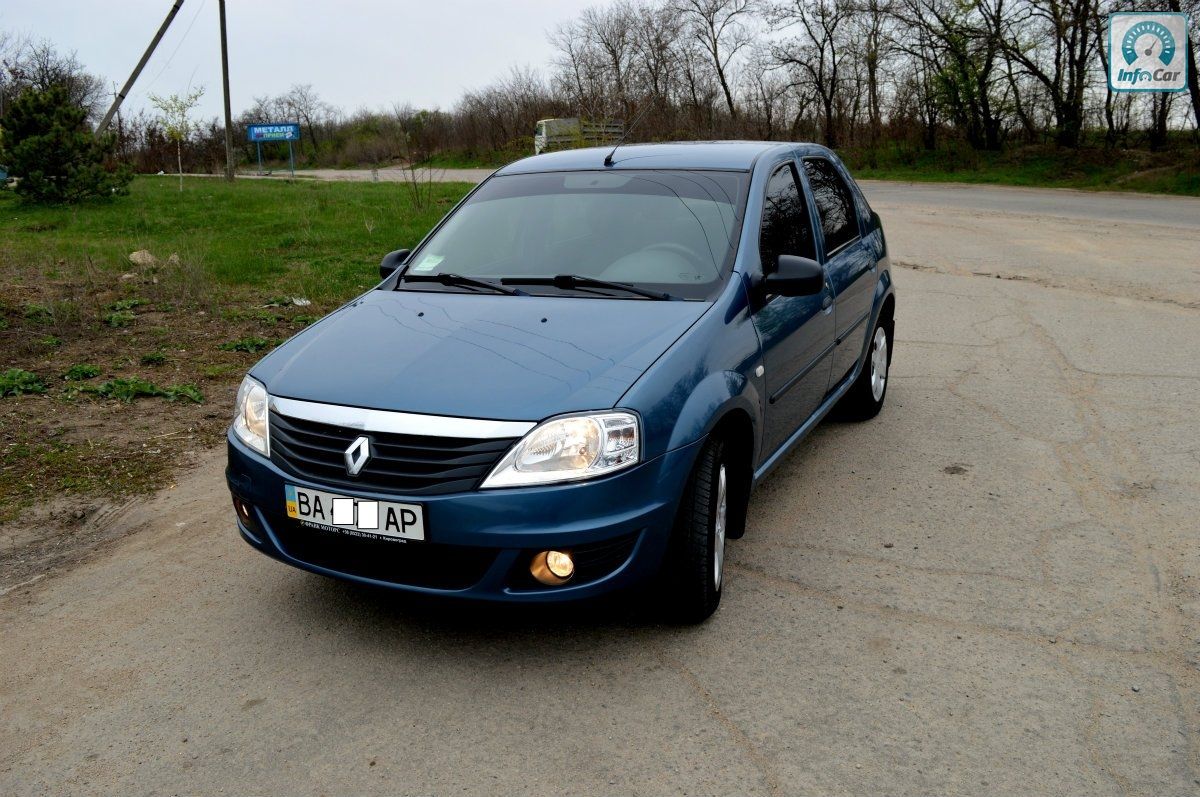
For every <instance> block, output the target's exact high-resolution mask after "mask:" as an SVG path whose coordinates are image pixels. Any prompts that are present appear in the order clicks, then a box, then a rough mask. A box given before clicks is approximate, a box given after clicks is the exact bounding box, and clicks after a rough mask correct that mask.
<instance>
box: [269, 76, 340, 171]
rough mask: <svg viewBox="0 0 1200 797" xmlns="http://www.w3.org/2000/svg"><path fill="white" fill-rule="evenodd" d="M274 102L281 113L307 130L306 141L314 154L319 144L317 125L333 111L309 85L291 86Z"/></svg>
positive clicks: (302, 146)
mask: <svg viewBox="0 0 1200 797" xmlns="http://www.w3.org/2000/svg"><path fill="white" fill-rule="evenodd" d="M276 102H277V104H278V108H279V109H280V110H281V111H283V112H284V113H285V114H286V115H288V116H289V117H291V119H295V120H296V121H297V122H298V123H299V124H300V125H301V126H302V127H306V128H308V139H309V141H310V142H311V143H312V146H311V150H312V152H313V154H315V153H316V151H317V148H318V147H319V146H320V143H321V142H320V138H319V136H318V134H317V130H318V125H319V124H320V123H322V122H323V121H324V120H325V119H326V118H327V117H329V116H330V114H331V113H332V110H333V109H332V108H331V107H330V106H329V104H328V103H326V102H325V101H324V100H322V99H321V95H319V94H318V93H317V92H316V91H315V90H314V89H313V87H312V84H311V83H304V84H299V83H298V84H296V85H294V86H292V87H291V88H290V89H288V91H287V93H286V94H284V95H282V96H281V97H279V98H278V99H277V100H276ZM291 119H289V121H291ZM300 151H301V152H302V153H303V151H304V139H303V138H301V140H300Z"/></svg>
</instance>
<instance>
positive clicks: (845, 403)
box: [837, 318, 892, 421]
mask: <svg viewBox="0 0 1200 797" xmlns="http://www.w3.org/2000/svg"><path fill="white" fill-rule="evenodd" d="M891 344H892V326H891V324H889V323H887V321H886V319H883V318H881V319H880V320H879V323H878V324H876V325H875V331H874V332H872V333H871V343H870V346H869V348H868V350H867V361H866V362H865V363H863V368H862V372H861V373H859V375H858V379H856V380H854V384H853V385H852V386H851V387H850V390H849V391H848V392H847V393H846V395H845V396H843V397H842V400H841V401H840V402H839V403H838V408H837V410H838V411H837V414H838V416H839V417H841V418H843V419H845V420H848V421H866V420H870V419H871V418H874V417H875V416H876V415H878V414H879V411H880V410H881V409H883V400H884V398H885V397H886V396H887V383H888V368H889V367H890V366H891V362H892V345H891Z"/></svg>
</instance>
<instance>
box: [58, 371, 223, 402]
mask: <svg viewBox="0 0 1200 797" xmlns="http://www.w3.org/2000/svg"><path fill="white" fill-rule="evenodd" d="M79 391H80V392H81V393H92V394H94V395H97V396H100V397H101V398H111V399H116V400H117V401H120V402H123V403H125V404H129V403H131V402H132V401H133V400H134V399H138V398H156V397H161V398H165V399H166V400H167V401H177V400H178V399H181V398H185V399H189V400H191V401H194V402H196V403H197V404H202V403H204V394H203V393H201V392H200V389H199V388H198V387H196V386H195V385H191V384H183V385H172V386H170V387H165V388H164V387H159V386H158V385H156V384H154V383H153V382H148V381H146V380H145V379H142V378H140V377H136V376H134V377H130V378H128V379H124V378H122V379H109V380H108V381H107V382H101V383H100V384H98V385H84V386H82V387H80V388H79Z"/></svg>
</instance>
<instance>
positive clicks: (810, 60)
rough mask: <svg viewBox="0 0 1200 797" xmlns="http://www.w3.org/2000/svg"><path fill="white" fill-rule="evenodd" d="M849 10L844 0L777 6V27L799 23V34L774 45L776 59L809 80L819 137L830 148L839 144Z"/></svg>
mask: <svg viewBox="0 0 1200 797" xmlns="http://www.w3.org/2000/svg"><path fill="white" fill-rule="evenodd" d="M851 13H852V9H851V6H850V5H849V4H848V3H847V2H846V0H793V2H791V3H790V4H787V5H781V6H778V7H776V9H775V11H774V15H773V20H774V22H775V24H776V25H777V26H778V27H780V28H788V27H792V26H798V27H799V29H800V30H801V32H802V34H801V35H800V36H798V37H795V38H792V39H789V40H785V41H784V42H782V43H780V44H777V45H776V46H775V48H774V53H775V59H776V61H777V62H778V63H779V64H782V65H785V66H787V67H789V68H790V69H792V70H793V72H795V73H797V74H798V76H799V78H798V79H799V80H801V81H803V82H806V83H808V85H809V86H811V88H812V89H813V91H814V92H815V93H816V94H817V98H818V99H819V101H820V103H821V109H822V112H823V121H822V125H821V127H822V136H823V138H824V139H825V146H827V147H830V148H831V149H832V148H834V147H836V146H837V144H838V130H837V128H838V119H837V111H838V106H839V101H840V99H841V96H840V92H841V77H842V75H841V69H842V58H843V55H844V51H845V49H846V47H847V40H846V31H847V28H848V25H846V21H847V20H848V19H849V17H850V15H851Z"/></svg>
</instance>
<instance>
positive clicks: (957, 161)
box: [841, 147, 1200, 196]
mask: <svg viewBox="0 0 1200 797" xmlns="http://www.w3.org/2000/svg"><path fill="white" fill-rule="evenodd" d="M841 155H842V157H843V159H844V160H845V161H846V164H847V165H848V166H849V167H850V169H851V170H852V171H853V172H854V175H855V176H856V177H859V178H861V179H874V180H911V181H914V182H956V183H993V184H1001V185H1017V186H1030V187H1042V188H1079V189H1085V190H1091V191H1144V192H1149V193H1159V194H1179V195H1183V196H1200V150H1197V149H1194V148H1193V149H1179V150H1173V151H1169V152H1160V153H1152V152H1147V151H1144V150H1110V149H1103V148H1088V149H1080V150H1060V149H1056V148H1053V147H1026V148H1022V149H1013V150H1010V151H1006V152H978V151H975V150H972V149H970V148H967V147H954V148H944V149H937V150H922V149H914V148H910V147H883V148H880V149H876V150H855V149H847V150H844V151H842V152H841Z"/></svg>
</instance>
